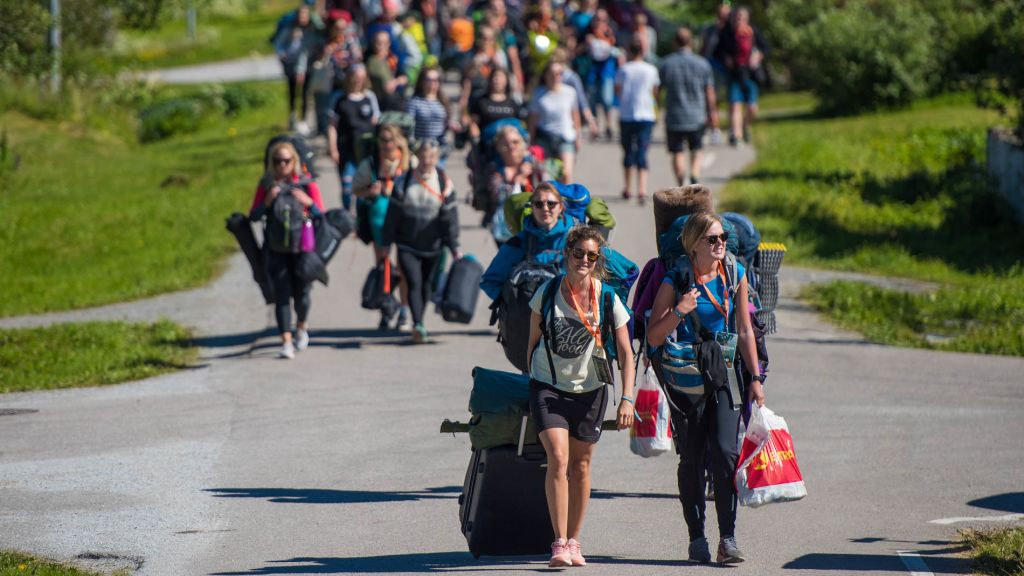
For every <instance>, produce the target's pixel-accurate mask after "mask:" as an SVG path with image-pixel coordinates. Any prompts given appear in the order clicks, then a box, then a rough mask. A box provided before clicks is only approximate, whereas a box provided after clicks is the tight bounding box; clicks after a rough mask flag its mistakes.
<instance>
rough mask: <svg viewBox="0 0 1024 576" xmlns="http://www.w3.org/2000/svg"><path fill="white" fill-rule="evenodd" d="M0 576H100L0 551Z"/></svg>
mask: <svg viewBox="0 0 1024 576" xmlns="http://www.w3.org/2000/svg"><path fill="white" fill-rule="evenodd" d="M0 576H100V575H99V574H97V573H96V572H87V571H85V570H80V569H78V568H74V567H72V566H68V565H67V564H61V563H59V562H52V561H50V560H44V559H42V558H38V557H36V556H31V555H29V554H22V553H20V552H11V551H0Z"/></svg>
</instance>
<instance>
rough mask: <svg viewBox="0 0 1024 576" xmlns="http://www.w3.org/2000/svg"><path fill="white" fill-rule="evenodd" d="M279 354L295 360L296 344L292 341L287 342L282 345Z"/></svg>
mask: <svg viewBox="0 0 1024 576" xmlns="http://www.w3.org/2000/svg"><path fill="white" fill-rule="evenodd" d="M278 356H280V357H281V358H286V359H288V360H294V359H295V346H293V345H292V343H291V342H285V343H284V344H283V345H281V352H280V353H279V354H278Z"/></svg>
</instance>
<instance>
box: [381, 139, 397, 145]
mask: <svg viewBox="0 0 1024 576" xmlns="http://www.w3.org/2000/svg"><path fill="white" fill-rule="evenodd" d="M394 141H395V139H394V138H381V139H380V143H381V144H390V143H392V142H394Z"/></svg>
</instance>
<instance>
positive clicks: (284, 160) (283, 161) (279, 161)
mask: <svg viewBox="0 0 1024 576" xmlns="http://www.w3.org/2000/svg"><path fill="white" fill-rule="evenodd" d="M292 160H294V158H292V157H291V156H289V157H288V158H282V157H280V156H278V157H276V158H274V164H291V163H292Z"/></svg>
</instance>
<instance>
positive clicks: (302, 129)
mask: <svg viewBox="0 0 1024 576" xmlns="http://www.w3.org/2000/svg"><path fill="white" fill-rule="evenodd" d="M295 131H296V132H298V133H299V134H301V135H303V136H309V132H310V129H309V124H307V123H306V121H305V120H302V121H300V122H299V123H298V124H296V125H295Z"/></svg>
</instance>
